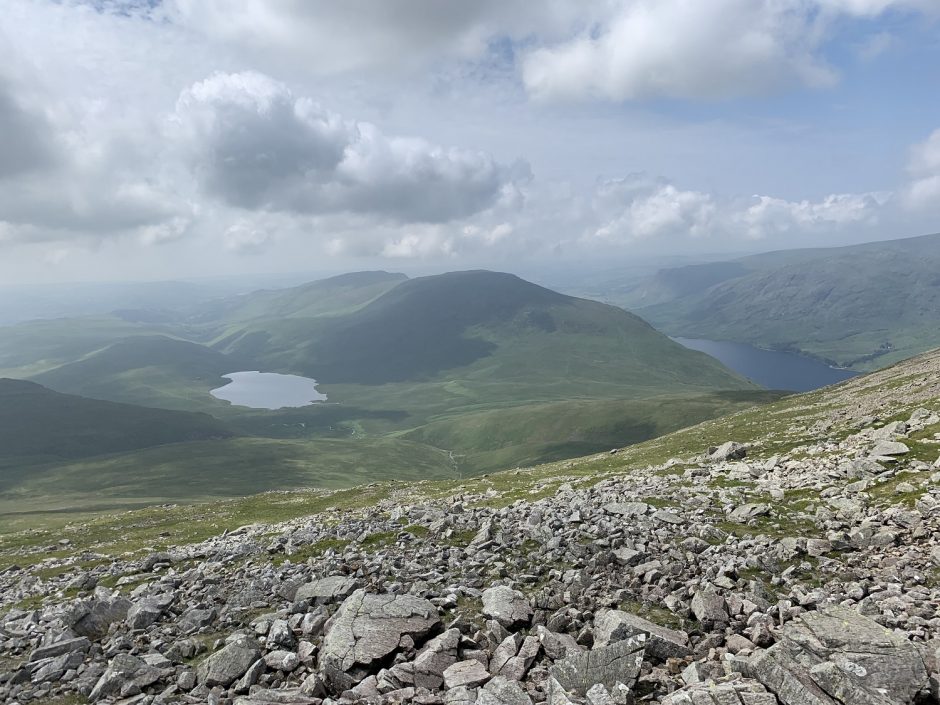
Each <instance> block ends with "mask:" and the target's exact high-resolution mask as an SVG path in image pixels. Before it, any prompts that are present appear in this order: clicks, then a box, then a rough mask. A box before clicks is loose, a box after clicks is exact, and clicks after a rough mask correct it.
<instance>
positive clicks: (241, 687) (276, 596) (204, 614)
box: [0, 355, 940, 705]
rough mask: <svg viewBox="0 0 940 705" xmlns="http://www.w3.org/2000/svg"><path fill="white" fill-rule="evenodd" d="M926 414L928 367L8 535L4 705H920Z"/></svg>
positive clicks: (924, 683)
mask: <svg viewBox="0 0 940 705" xmlns="http://www.w3.org/2000/svg"><path fill="white" fill-rule="evenodd" d="M938 410H940V355H932V356H926V357H923V358H918V359H916V360H914V361H911V362H909V363H905V364H903V365H901V366H899V367H898V368H894V369H893V370H890V371H887V372H882V373H878V374H876V375H872V376H869V377H865V378H861V379H858V380H853V381H852V382H849V383H848V384H846V385H843V386H841V387H839V388H837V389H835V390H827V391H826V392H824V393H817V394H814V395H808V396H804V397H793V398H791V399H788V400H785V402H783V403H781V404H779V405H774V406H771V407H766V408H765V409H761V410H758V411H756V412H753V413H752V415H751V416H750V417H748V416H744V417H740V418H738V419H737V420H735V421H734V422H733V423H732V422H728V423H727V424H726V425H725V426H724V427H723V426H722V424H721V423H720V422H719V423H715V422H712V423H711V424H710V425H708V426H707V428H706V430H705V431H702V432H701V435H708V434H709V433H710V434H715V433H721V432H722V431H723V430H724V431H728V430H729V429H736V430H737V431H739V432H741V433H744V432H743V431H742V429H750V431H748V434H749V435H750V437H749V438H746V439H744V440H746V441H747V442H746V443H740V442H738V441H740V440H741V439H740V438H733V437H726V438H725V440H726V441H727V442H726V443H722V444H714V445H712V446H711V447H708V446H706V447H702V448H700V449H698V450H697V451H696V452H695V453H692V454H686V455H681V454H680V455H676V456H675V457H672V458H670V459H668V460H667V461H665V462H658V463H653V464H644V465H640V464H635V463H634V462H633V461H631V460H630V458H632V457H633V458H635V457H640V456H638V455H631V453H634V451H632V450H624V451H612V453H611V454H610V455H605V456H604V457H600V456H598V457H594V458H590V459H585V460H583V461H573V462H569V463H567V464H564V465H556V466H552V468H551V471H550V472H549V471H546V470H545V469H535V470H531V471H516V472H515V473H514V474H511V475H507V476H505V477H503V476H499V477H497V476H494V477H493V478H489V479H485V480H483V481H476V482H467V483H462V484H456V485H453V486H452V487H450V488H445V489H446V491H440V490H439V489H438V490H436V491H435V492H427V491H424V490H420V489H419V488H416V489H415V490H414V492H413V493H411V494H410V495H409V494H408V493H402V492H401V491H398V492H396V494H394V495H393V496H391V497H389V498H388V499H386V500H385V501H383V502H381V503H379V504H378V506H372V507H366V508H361V509H357V510H351V511H344V512H342V513H339V512H337V513H330V512H324V513H319V514H316V515H313V516H307V517H302V518H298V519H292V520H290V521H286V522H281V523H272V524H253V525H250V526H244V527H242V528H240V529H238V530H235V531H227V532H224V533H221V534H220V535H217V536H214V537H212V538H210V539H208V540H206V541H203V542H200V543H196V544H191V545H179V546H176V547H174V548H173V549H172V550H169V551H160V552H141V553H135V554H131V555H103V554H101V553H98V552H96V551H95V550H94V549H93V547H92V548H88V547H86V548H82V549H76V551H75V552H74V554H73V555H69V556H66V557H61V556H60V557H53V558H45V557H44V556H45V554H47V553H49V552H55V551H56V549H61V548H62V546H61V545H59V546H57V545H30V544H29V543H28V542H24V543H23V545H22V546H20V547H19V548H14V549H9V551H13V552H14V553H16V555H18V556H19V558H20V559H21V561H20V562H21V563H22V566H21V565H19V564H18V565H13V566H10V567H9V568H7V569H6V570H4V571H3V573H2V574H0V604H2V605H5V606H6V610H7V611H6V613H5V614H4V615H3V616H2V617H0V701H2V702H4V703H17V704H19V705H25V703H31V702H41V703H63V704H64V703H83V702H86V700H87V701H88V702H93V703H122V704H125V705H130V704H134V705H156V704H157V703H165V704H167V705H169V704H171V703H211V704H222V703H226V704H228V703H235V704H237V705H263V704H272V705H273V704H277V705H292V704H293V705H318V704H319V703H354V702H355V703H360V702H361V703H420V704H422V705H438V704H441V703H447V704H449V705H471V704H472V703H478V704H479V705H504V704H505V705H530V704H532V703H542V702H547V703H551V704H552V705H565V704H567V703H590V704H591V705H606V704H608V703H616V704H619V705H625V704H628V703H641V702H642V703H645V702H651V703H664V704H666V703H668V704H671V705H680V704H681V705H772V704H774V703H782V704H783V705H797V704H800V705H804V704H806V705H809V704H811V705H837V704H840V703H841V704H842V705H863V704H864V705H889V704H893V705H902V704H909V703H926V702H937V700H938V687H940V683H938V661H937V655H938V648H940V640H938V639H937V638H936V637H937V635H938V629H940V581H938V576H940V573H938V565H940V539H938V537H940V534H938V529H940V484H938V480H940V460H938V456H940V414H938ZM742 419H744V421H742ZM748 419H749V420H748ZM696 433H698V432H696ZM748 434H745V435H748ZM688 437H689V436H688V435H686V436H683V438H685V439H686V441H687V439H688ZM695 437H697V436H695ZM636 452H637V453H639V452H642V449H641V450H638V451H636ZM594 468H596V471H595V470H593V469H594ZM566 471H569V472H570V474H566ZM506 478H513V482H512V483H508V481H507V480H506ZM507 483H508V484H507ZM506 487H511V489H508V490H507V489H506ZM168 511H169V510H168ZM78 534H80V527H79V529H78ZM68 541H69V540H68V539H63V545H64V544H65V543H67V542H68ZM59 552H60V553H61V551H59Z"/></svg>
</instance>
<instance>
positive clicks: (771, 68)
mask: <svg viewBox="0 0 940 705" xmlns="http://www.w3.org/2000/svg"><path fill="white" fill-rule="evenodd" d="M931 7H933V9H934V11H936V7H935V6H932V5H931V4H930V2H929V0H710V1H709V2H701V1H700V0H620V1H619V2H612V3H608V4H607V8H608V13H607V15H606V16H603V17H602V18H601V19H600V20H599V21H597V22H596V23H594V24H592V25H590V26H587V27H586V28H584V29H583V30H582V31H581V33H580V34H578V35H576V36H573V37H569V38H567V39H565V40H563V41H560V42H557V43H551V42H548V43H543V45H542V46H539V47H537V48H535V49H533V50H532V51H530V52H529V53H528V54H527V55H526V56H525V57H524V59H523V62H522V77H523V81H524V83H525V85H526V88H527V89H528V90H529V92H530V93H531V94H532V95H534V96H535V97H537V98H542V99H583V98H602V99H609V100H615V101H627V100H642V99H649V98H662V97H665V98H681V99H689V98H691V99H713V98H726V97H733V96H741V95H755V94H763V93H768V92H772V91H775V90H778V89H780V88H786V87H790V86H809V87H813V88H818V87H824V86H829V85H831V84H833V83H835V82H836V81H837V79H838V72H837V71H836V70H835V69H834V68H833V67H832V66H830V65H829V64H828V63H827V62H826V60H825V58H824V57H823V52H822V48H823V46H824V45H825V43H826V41H827V40H828V39H829V38H830V26H831V25H832V24H833V21H834V20H835V19H837V18H838V17H839V16H842V15H848V16H853V17H860V18H873V17H876V16H878V15H880V14H881V13H883V12H885V11H886V10H889V9H898V10H910V11H915V10H923V11H928V10H929V9H930V8H931Z"/></svg>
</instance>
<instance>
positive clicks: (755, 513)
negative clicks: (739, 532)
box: [728, 503, 770, 524]
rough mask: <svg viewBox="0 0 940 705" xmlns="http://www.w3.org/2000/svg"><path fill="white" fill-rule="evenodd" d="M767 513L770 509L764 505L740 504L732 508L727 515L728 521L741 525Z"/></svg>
mask: <svg viewBox="0 0 940 705" xmlns="http://www.w3.org/2000/svg"><path fill="white" fill-rule="evenodd" d="M769 513H770V507H768V506H767V505H766V504H754V503H751V504H742V505H741V506H739V507H735V508H734V510H733V511H732V512H731V514H729V515H728V519H730V520H731V521H733V522H735V523H738V524H743V523H745V522H747V521H749V520H751V519H753V518H754V517H759V516H764V515H765V514H769Z"/></svg>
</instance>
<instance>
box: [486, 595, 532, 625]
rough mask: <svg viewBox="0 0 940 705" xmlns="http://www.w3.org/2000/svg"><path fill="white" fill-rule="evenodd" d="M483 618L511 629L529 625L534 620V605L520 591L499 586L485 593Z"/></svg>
mask: <svg viewBox="0 0 940 705" xmlns="http://www.w3.org/2000/svg"><path fill="white" fill-rule="evenodd" d="M483 616H485V617H488V618H490V619H495V620H496V621H497V622H499V623H500V624H502V625H503V626H504V627H506V628H507V629H510V628H512V627H514V626H517V625H520V624H528V623H529V621H530V620H531V619H532V605H530V604H529V601H528V600H527V599H526V596H525V595H523V594H522V593H521V592H519V591H518V590H513V589H512V588H510V587H507V586H505V585H497V586H496V587H491V588H488V589H486V590H484V591H483Z"/></svg>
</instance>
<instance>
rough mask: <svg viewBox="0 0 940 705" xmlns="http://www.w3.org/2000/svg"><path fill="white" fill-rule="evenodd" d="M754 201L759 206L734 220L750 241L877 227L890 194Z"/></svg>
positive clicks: (760, 198) (738, 213)
mask: <svg viewBox="0 0 940 705" xmlns="http://www.w3.org/2000/svg"><path fill="white" fill-rule="evenodd" d="M754 198H755V199H757V202H756V203H754V204H753V205H751V206H750V207H748V208H747V209H745V210H744V211H742V212H737V213H735V214H733V216H732V218H731V220H732V223H734V224H737V225H739V226H740V227H743V228H744V232H745V233H746V235H747V236H748V237H750V238H754V239H760V238H764V237H767V236H769V235H778V234H782V233H788V232H806V231H814V230H815V231H819V230H820V229H822V230H827V229H828V230H830V231H831V230H832V229H836V228H840V227H843V226H847V225H857V224H872V223H875V222H877V220H878V217H879V214H880V213H881V212H882V209H883V207H884V206H885V204H886V203H887V202H888V201H889V200H890V198H891V194H889V193H862V194H856V193H841V194H832V195H829V196H826V197H825V198H823V199H822V200H820V201H808V200H803V201H787V200H784V199H782V198H773V197H771V196H754Z"/></svg>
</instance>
